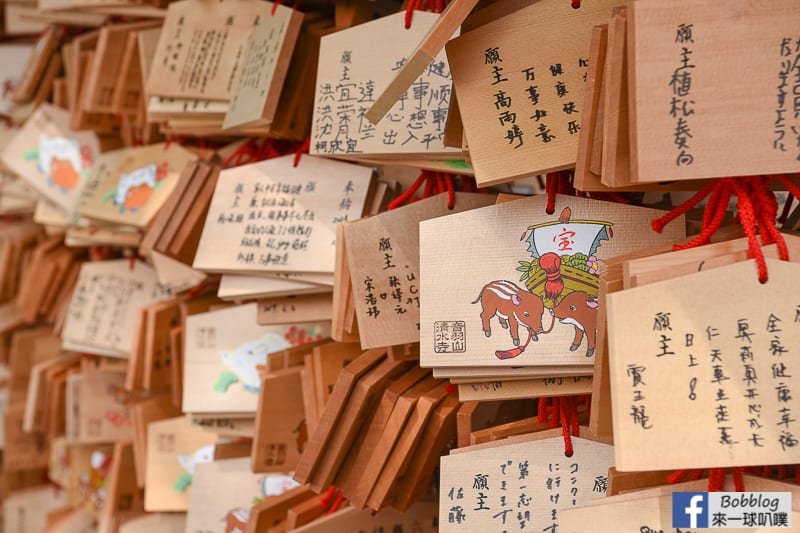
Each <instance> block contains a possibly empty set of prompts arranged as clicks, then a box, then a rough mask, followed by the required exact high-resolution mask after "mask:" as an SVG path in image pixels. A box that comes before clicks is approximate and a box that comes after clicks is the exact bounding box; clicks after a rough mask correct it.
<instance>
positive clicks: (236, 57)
mask: <svg viewBox="0 0 800 533" xmlns="http://www.w3.org/2000/svg"><path fill="white" fill-rule="evenodd" d="M271 7H272V3H270V2H262V1H261V0H238V1H237V2H232V3H228V2H225V3H221V2H217V1H214V0H203V1H202V2H201V3H197V2H194V1H186V0H184V1H180V2H173V3H171V4H170V5H169V8H168V10H167V16H166V18H165V19H164V27H163V29H162V31H161V36H160V38H159V41H158V48H157V49H156V55H155V59H154V61H153V65H152V68H151V70H150V75H149V77H148V79H147V86H146V92H147V94H148V95H158V96H172V97H176V98H195V99H210V100H230V99H231V97H232V96H233V93H234V90H235V89H236V84H237V82H238V79H239V77H240V76H241V71H242V67H243V65H244V55H245V51H246V47H247V42H248V37H249V35H250V32H251V31H252V29H253V26H254V23H255V22H256V21H257V20H260V19H261V18H264V19H265V18H267V17H269V16H270V8H271ZM207 42H216V43H218V44H216V45H215V46H217V47H218V51H217V53H216V54H215V55H213V56H207V55H205V54H203V53H202V51H201V47H203V46H208V45H204V44H203V43H207Z"/></svg>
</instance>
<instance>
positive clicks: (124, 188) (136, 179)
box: [114, 163, 158, 213]
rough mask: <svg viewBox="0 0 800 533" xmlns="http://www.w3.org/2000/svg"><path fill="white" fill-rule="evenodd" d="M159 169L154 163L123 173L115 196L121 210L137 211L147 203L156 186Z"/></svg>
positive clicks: (116, 203)
mask: <svg viewBox="0 0 800 533" xmlns="http://www.w3.org/2000/svg"><path fill="white" fill-rule="evenodd" d="M157 169H158V167H157V166H156V165H155V163H153V164H150V165H147V166H145V167H141V168H138V169H136V170H134V171H133V172H129V173H127V174H123V175H121V176H120V177H119V183H118V184H117V192H116V195H115V196H114V205H117V206H119V209H120V211H121V212H123V213H124V212H125V211H126V210H128V211H132V212H135V211H136V210H137V209H139V208H140V207H142V206H143V205H144V204H146V203H147V201H148V200H149V199H150V196H152V194H153V190H154V189H155V188H156V173H157Z"/></svg>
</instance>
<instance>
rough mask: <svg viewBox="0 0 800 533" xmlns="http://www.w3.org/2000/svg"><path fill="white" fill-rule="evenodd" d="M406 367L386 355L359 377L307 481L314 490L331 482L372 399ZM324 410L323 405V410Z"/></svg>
mask: <svg viewBox="0 0 800 533" xmlns="http://www.w3.org/2000/svg"><path fill="white" fill-rule="evenodd" d="M409 367H410V365H409V364H408V363H407V362H402V361H394V360H392V359H390V358H388V357H387V358H385V359H384V360H383V361H381V362H380V363H379V364H378V365H376V366H375V367H374V368H373V369H371V370H370V371H368V372H367V373H366V374H365V375H364V376H363V377H362V378H361V379H359V380H358V382H357V383H356V385H355V387H354V388H353V390H352V392H351V393H350V395H349V397H348V399H347V403H346V405H345V406H344V407H343V408H342V409H341V411H340V413H339V420H338V422H337V424H336V427H335V428H334V430H333V432H332V433H331V434H330V438H329V439H328V442H327V444H326V445H325V449H324V450H323V455H322V458H321V459H320V461H319V463H318V464H317V465H316V468H315V472H314V474H313V476H312V478H311V480H310V483H311V487H312V488H313V489H315V490H318V491H322V490H325V488H326V487H328V486H330V485H331V484H332V483H333V480H334V479H335V477H336V475H337V474H338V472H339V470H340V468H341V466H342V463H343V462H344V459H345V456H346V454H347V453H349V451H350V448H351V445H352V444H353V441H354V440H355V438H356V436H357V435H358V432H359V431H361V430H362V426H363V425H364V424H365V422H366V417H367V416H368V415H369V414H370V413H371V412H372V410H373V407H374V405H375V402H377V401H378V400H379V399H380V396H381V395H382V394H383V392H384V391H385V390H386V388H387V387H388V386H389V384H390V383H391V382H392V381H394V380H395V379H397V377H398V376H400V375H402V374H403V373H404V372H405V371H407V370H408V369H409ZM337 383H338V382H337ZM327 412H328V408H327V406H326V410H325V413H327ZM323 416H324V415H323ZM376 508H377V507H376Z"/></svg>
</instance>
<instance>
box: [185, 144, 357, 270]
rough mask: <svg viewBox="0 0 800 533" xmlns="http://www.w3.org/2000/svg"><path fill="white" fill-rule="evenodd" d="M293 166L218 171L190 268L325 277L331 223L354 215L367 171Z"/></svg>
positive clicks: (324, 163) (313, 161)
mask: <svg viewBox="0 0 800 533" xmlns="http://www.w3.org/2000/svg"><path fill="white" fill-rule="evenodd" d="M293 161H294V156H292V155H288V156H283V157H277V158H275V159H269V160H266V161H262V162H260V163H253V164H250V165H243V166H240V167H235V168H230V169H226V170H223V171H222V172H221V173H220V179H219V180H218V181H217V187H216V189H215V190H214V197H213V198H212V200H211V207H210V209H209V211H208V216H207V217H206V223H205V226H204V227H203V235H202V237H201V239H200V244H199V246H198V248H197V255H196V256H195V258H194V265H193V266H194V268H197V269H198V270H204V271H208V272H255V271H259V272H265V271H268V272H291V271H295V272H317V273H333V271H334V270H333V266H334V256H335V251H336V250H335V226H336V225H337V224H339V223H341V222H346V221H348V220H355V219H358V218H360V217H361V214H362V212H363V209H364V202H365V198H366V197H367V190H368V188H369V187H370V184H371V182H372V180H371V176H372V169H370V168H366V167H360V166H357V165H351V164H348V163H340V162H337V161H331V160H326V159H322V158H318V157H312V156H304V157H301V158H300V162H299V165H298V166H297V167H295V166H294V165H293ZM323 177H324V179H322V178H323Z"/></svg>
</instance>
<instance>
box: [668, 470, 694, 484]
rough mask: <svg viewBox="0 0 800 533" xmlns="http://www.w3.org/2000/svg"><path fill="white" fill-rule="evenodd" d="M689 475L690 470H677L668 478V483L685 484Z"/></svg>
mask: <svg viewBox="0 0 800 533" xmlns="http://www.w3.org/2000/svg"><path fill="white" fill-rule="evenodd" d="M688 473H689V471H688V470H686V469H684V470H676V471H675V472H673V473H671V474H670V475H668V476H667V483H669V484H670V485H675V484H676V483H681V482H683V480H684V478H685V477H686V475H687V474H688Z"/></svg>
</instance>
